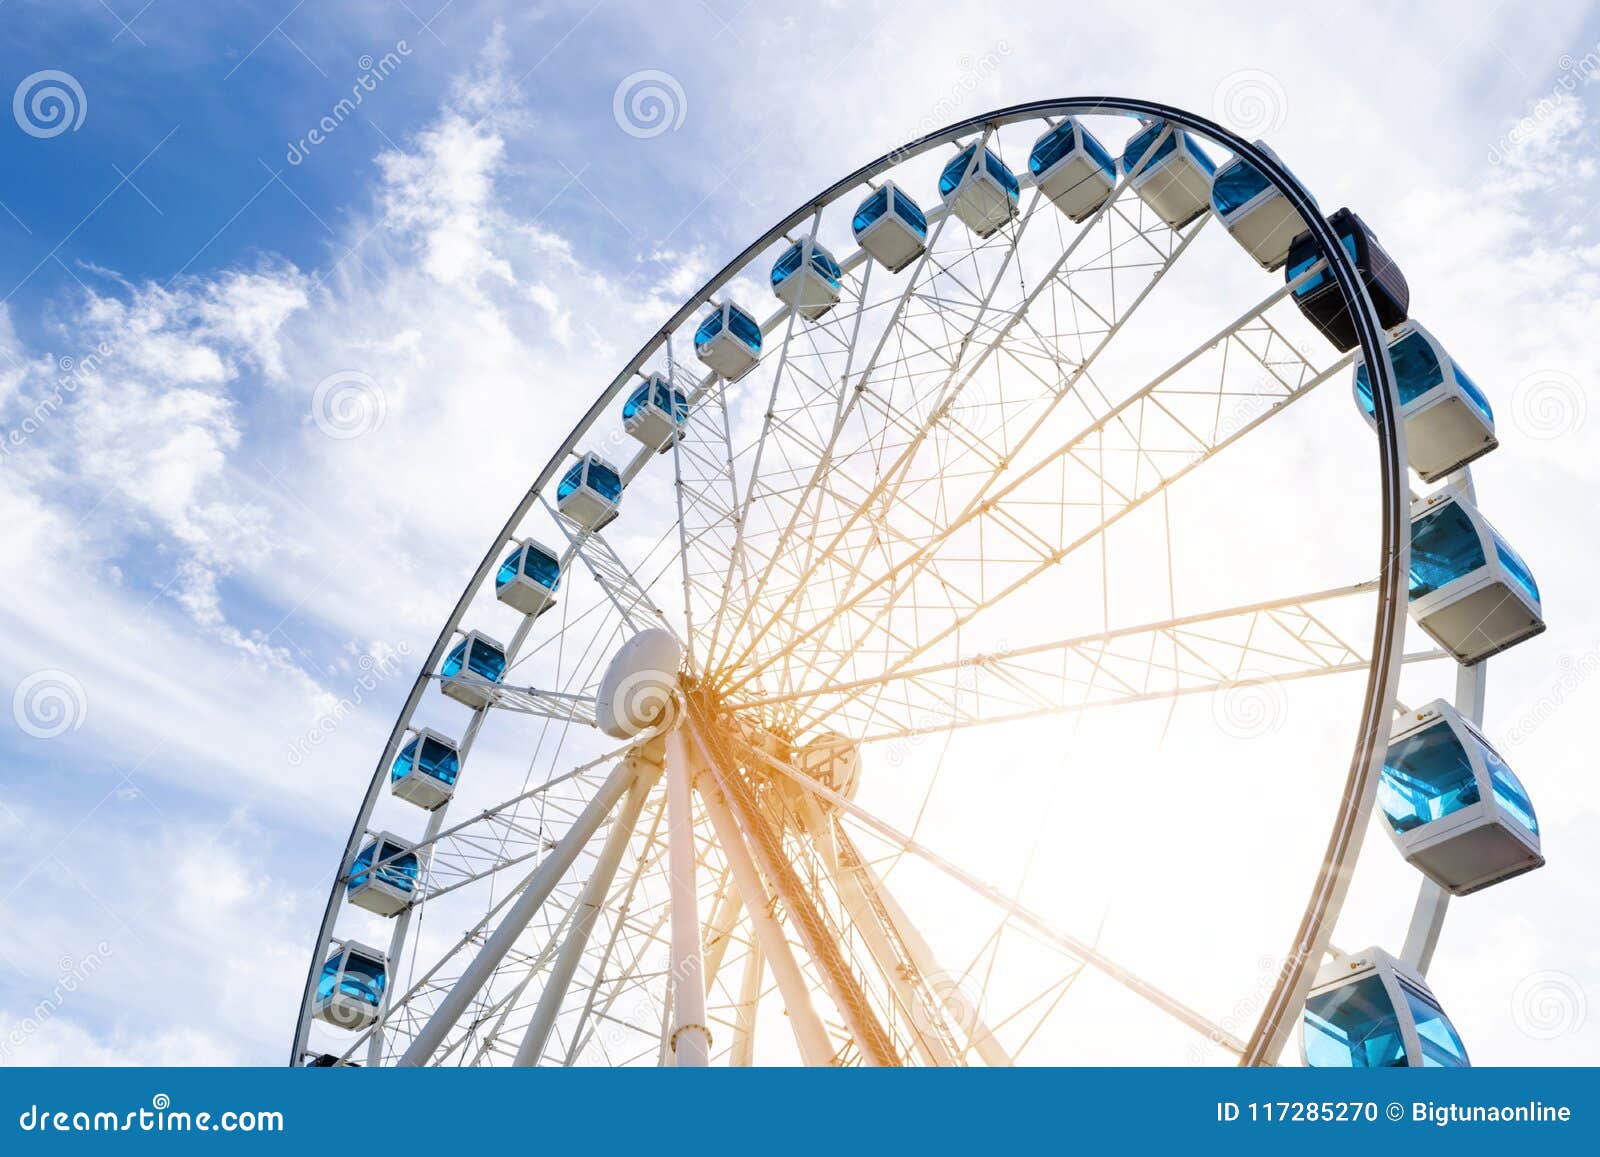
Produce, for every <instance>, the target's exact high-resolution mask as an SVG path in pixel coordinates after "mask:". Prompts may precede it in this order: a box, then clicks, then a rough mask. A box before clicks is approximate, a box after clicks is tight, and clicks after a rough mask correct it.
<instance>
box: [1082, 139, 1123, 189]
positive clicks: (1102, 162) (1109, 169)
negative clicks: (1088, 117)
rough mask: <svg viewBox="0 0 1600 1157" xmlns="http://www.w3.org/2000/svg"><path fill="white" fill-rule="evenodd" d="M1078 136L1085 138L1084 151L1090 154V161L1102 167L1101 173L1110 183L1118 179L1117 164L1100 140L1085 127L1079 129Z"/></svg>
mask: <svg viewBox="0 0 1600 1157" xmlns="http://www.w3.org/2000/svg"><path fill="white" fill-rule="evenodd" d="M1078 134H1079V135H1080V136H1081V137H1082V138H1083V151H1084V152H1086V153H1088V154H1089V159H1090V160H1092V161H1093V162H1094V163H1095V164H1097V165H1099V166H1100V171H1101V172H1102V173H1104V174H1105V175H1106V178H1107V179H1108V180H1110V181H1113V182H1114V181H1116V179H1117V162H1116V161H1115V160H1113V159H1112V157H1111V154H1110V153H1109V152H1107V151H1106V147H1105V146H1104V145H1102V144H1101V143H1100V141H1099V139H1098V138H1096V137H1095V135H1094V134H1093V133H1091V132H1090V131H1089V130H1088V129H1086V128H1084V127H1083V126H1081V125H1080V126H1079V127H1078Z"/></svg>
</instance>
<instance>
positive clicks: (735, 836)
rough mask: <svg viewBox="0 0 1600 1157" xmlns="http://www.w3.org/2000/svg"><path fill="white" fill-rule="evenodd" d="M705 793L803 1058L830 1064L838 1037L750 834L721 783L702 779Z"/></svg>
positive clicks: (807, 1061)
mask: <svg viewBox="0 0 1600 1157" xmlns="http://www.w3.org/2000/svg"><path fill="white" fill-rule="evenodd" d="M700 799H701V801H702V802H703V803H704V804H705V809H706V815H707V817H709V818H710V820H711V827H712V829H713V830H714V831H715V832H716V834H717V842H718V843H720V844H721V845H722V851H723V854H724V855H726V856H727V857H728V868H729V870H730V871H731V872H732V873H733V879H734V882H735V883H736V884H737V885H738V888H739V892H740V894H741V895H742V896H743V897H744V906H745V910H746V911H747V912H749V913H750V923H751V925H752V926H754V928H755V932H756V942H757V944H758V945H759V946H760V949H761V953H762V955H763V956H764V957H765V958H766V960H767V962H768V963H769V964H770V965H771V967H772V976H773V979H774V980H776V981H777V982H778V992H779V993H780V994H781V995H782V997H783V1003H784V1007H785V1008H787V1009H788V1012H789V1025H790V1027H791V1028H793V1029H794V1039H795V1043H796V1044H797V1045H799V1047H800V1060H801V1063H803V1064H807V1065H828V1064H831V1063H832V1062H833V1042H832V1041H831V1040H830V1039H829V1037H828V1030H827V1029H826V1028H824V1027H823V1025H822V1018H821V1017H819V1016H818V1015H817V1010H816V1008H815V1007H814V1006H813V1005H812V1003H811V987H810V985H808V984H807V983H806V978H805V974H804V973H802V972H801V971H800V965H799V963H798V962H797V961H796V960H795V958H794V952H793V950H792V948H791V947H790V945H789V941H788V939H787V938H785V936H784V934H783V929H782V928H780V927H779V926H778V922H777V921H776V920H775V919H773V916H772V907H771V903H772V901H771V897H769V896H768V895H767V886H766V885H765V884H764V883H762V881H761V873H760V872H759V871H757V870H756V865H755V861H754V860H753V859H751V857H750V849H748V848H746V847H745V846H744V836H743V835H742V834H741V833H740V831H739V825H738V823H737V822H735V820H734V818H733V813H732V812H730V811H729V810H728V804H727V802H726V801H725V800H724V799H723V798H722V795H721V793H720V792H719V791H718V790H717V789H716V787H715V786H713V785H711V784H708V783H705V782H704V781H702V783H701V790H700Z"/></svg>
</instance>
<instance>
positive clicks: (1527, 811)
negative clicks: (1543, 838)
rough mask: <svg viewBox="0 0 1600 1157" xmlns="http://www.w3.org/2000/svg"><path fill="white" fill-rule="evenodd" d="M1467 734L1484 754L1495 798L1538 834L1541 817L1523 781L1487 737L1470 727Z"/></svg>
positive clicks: (1521, 822)
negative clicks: (1537, 813)
mask: <svg viewBox="0 0 1600 1157" xmlns="http://www.w3.org/2000/svg"><path fill="white" fill-rule="evenodd" d="M1467 734H1468V735H1470V736H1471V737H1472V740H1473V742H1474V743H1476V744H1477V745H1478V751H1479V752H1480V753H1481V754H1482V755H1483V762H1484V764H1485V766H1487V767H1488V769H1489V784H1490V787H1491V788H1492V789H1493V791H1494V798H1495V800H1496V801H1497V802H1498V803H1499V804H1500V806H1501V807H1503V808H1505V810H1506V811H1508V812H1510V813H1511V814H1512V815H1513V816H1515V817H1516V819H1517V822H1518V823H1520V824H1521V825H1522V826H1523V827H1525V828H1527V829H1528V830H1529V831H1530V832H1533V833H1535V834H1537V833H1538V831H1539V818H1538V817H1537V816H1536V815H1534V813H1533V803H1532V801H1530V800H1529V799H1528V792H1527V789H1526V788H1524V787H1523V786H1522V781H1521V780H1520V779H1518V778H1517V776H1516V773H1515V772H1513V771H1512V770H1511V768H1509V767H1508V766H1506V761H1505V760H1503V759H1501V758H1500V753H1499V752H1498V751H1496V750H1495V749H1494V748H1493V747H1491V746H1490V744H1489V741H1488V740H1487V739H1485V738H1484V737H1483V736H1481V735H1479V734H1478V733H1477V732H1476V731H1473V730H1471V729H1470V728H1469V729H1468V731H1467Z"/></svg>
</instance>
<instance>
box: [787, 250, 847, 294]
mask: <svg viewBox="0 0 1600 1157" xmlns="http://www.w3.org/2000/svg"><path fill="white" fill-rule="evenodd" d="M800 250H801V246H800V245H798V244H795V245H791V246H789V248H788V249H787V250H786V251H785V252H784V254H783V256H782V257H780V258H778V260H777V262H776V263H775V264H774V265H773V266H772V288H774V289H776V288H778V286H780V285H782V284H783V283H784V282H785V281H787V280H789V278H790V276H792V275H793V274H794V272H795V270H797V269H799V268H800ZM811 268H812V269H815V270H816V271H817V273H819V274H820V275H821V276H822V278H823V280H824V281H826V282H827V283H828V284H829V285H831V286H833V288H835V289H838V288H839V282H840V281H841V280H842V279H843V277H844V273H843V271H842V270H840V268H839V263H838V262H837V261H835V260H834V259H833V254H831V253H829V252H828V251H827V250H826V249H824V248H823V247H822V246H820V245H815V244H813V245H812V247H811Z"/></svg>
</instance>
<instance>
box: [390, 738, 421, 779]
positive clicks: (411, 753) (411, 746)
mask: <svg viewBox="0 0 1600 1157" xmlns="http://www.w3.org/2000/svg"><path fill="white" fill-rule="evenodd" d="M416 761H417V741H416V740H415V739H413V740H412V741H411V742H410V743H408V744H406V745H405V746H404V747H402V748H401V749H400V754H399V755H396V756H395V757H394V766H393V767H391V768H390V769H389V778H390V779H404V778H405V777H406V776H408V775H410V774H411V769H412V768H413V767H415V766H416Z"/></svg>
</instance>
